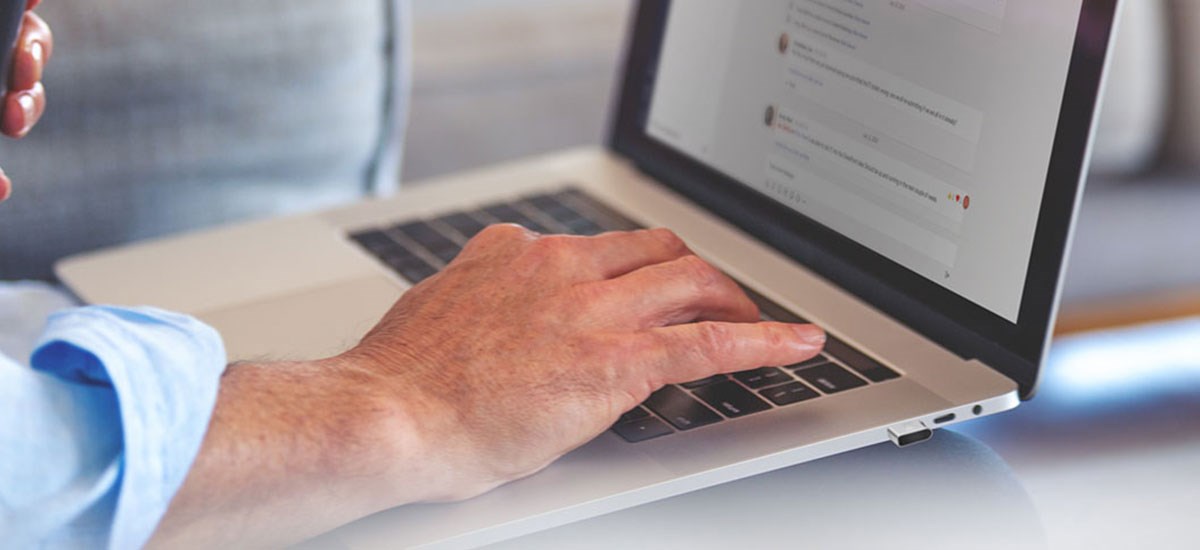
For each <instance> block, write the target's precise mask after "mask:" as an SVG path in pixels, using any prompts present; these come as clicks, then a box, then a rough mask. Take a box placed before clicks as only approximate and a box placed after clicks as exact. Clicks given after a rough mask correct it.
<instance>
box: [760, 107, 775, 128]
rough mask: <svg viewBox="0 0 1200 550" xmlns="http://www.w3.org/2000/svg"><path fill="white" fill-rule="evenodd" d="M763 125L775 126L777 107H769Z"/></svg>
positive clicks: (764, 115)
mask: <svg viewBox="0 0 1200 550" xmlns="http://www.w3.org/2000/svg"><path fill="white" fill-rule="evenodd" d="M763 123H764V124H766V125H767V126H768V127H771V126H775V106H774V105H767V112H766V113H764V114H763Z"/></svg>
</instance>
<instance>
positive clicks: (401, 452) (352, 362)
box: [324, 346, 482, 508]
mask: <svg viewBox="0 0 1200 550" xmlns="http://www.w3.org/2000/svg"><path fill="white" fill-rule="evenodd" d="M421 361H422V359H419V358H416V357H411V356H408V355H407V354H403V353H400V352H399V351H398V350H395V349H386V350H381V349H374V348H373V347H370V346H359V347H358V348H355V349H353V350H351V351H349V352H347V353H345V354H343V355H341V356H339V357H336V358H333V359H328V360H325V361H324V363H327V364H330V365H332V366H331V367H330V368H333V369H337V370H338V371H339V372H340V375H339V377H340V378H342V379H345V380H348V381H349V384H348V385H349V387H352V388H354V391H355V392H356V393H358V395H359V396H360V397H359V398H358V399H356V401H357V402H358V403H360V406H359V408H358V409H359V414H358V415H357V416H356V420H355V422H354V424H355V426H356V428H355V430H356V431H357V433H358V436H356V439H357V440H359V441H363V442H366V444H365V446H364V448H363V451H364V452H363V453H362V458H363V459H364V461H363V464H362V466H361V467H362V468H364V470H365V471H367V472H371V473H372V474H373V475H370V476H363V478H364V479H367V478H370V479H373V480H375V481H373V482H372V483H373V486H372V487H369V488H367V489H366V490H367V491H371V492H377V493H381V494H379V495H378V497H379V498H380V499H381V500H382V508H390V507H395V506H399V505H403V504H409V503H416V502H445V501H453V500H461V499H463V498H466V497H469V496H473V495H475V494H478V493H479V492H482V490H476V489H472V488H469V487H464V486H463V485H464V484H463V483H462V482H463V480H462V479H461V478H460V476H459V472H461V471H462V468H461V467H460V466H461V464H460V463H461V462H462V460H461V458H462V457H464V456H468V455H469V452H466V451H464V449H466V448H467V447H468V446H467V445H466V444H465V442H464V441H463V438H462V437H459V435H460V432H461V431H462V430H461V429H460V426H459V425H458V422H457V420H456V418H457V415H456V413H455V412H454V410H453V408H452V407H451V406H450V405H449V404H448V402H447V401H446V399H445V398H446V397H447V396H446V395H442V394H439V393H438V392H431V391H430V386H431V384H430V381H429V380H423V379H422V376H421V375H420V374H419V373H420V372H428V370H427V369H422V368H420V366H421V365H422V364H423V363H421ZM468 458H469V456H468Z"/></svg>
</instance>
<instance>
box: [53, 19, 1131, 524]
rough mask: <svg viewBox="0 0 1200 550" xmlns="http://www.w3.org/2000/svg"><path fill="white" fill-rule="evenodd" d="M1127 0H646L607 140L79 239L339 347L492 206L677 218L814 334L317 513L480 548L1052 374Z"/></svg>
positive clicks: (636, 219)
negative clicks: (419, 494)
mask: <svg viewBox="0 0 1200 550" xmlns="http://www.w3.org/2000/svg"><path fill="white" fill-rule="evenodd" d="M1116 10H1117V1H1116V0H1086V1H1085V0H1061V1H1056V2H1045V1H1043V0H896V1H891V2H858V1H848V0H847V1H842V0H770V1H755V2H749V1H744V2H728V1H725V0H705V1H700V0H693V1H688V2H670V1H667V0H645V1H642V2H639V3H638V4H637V5H636V6H635V8H634V10H633V11H634V13H633V15H632V21H631V25H630V31H629V41H628V47H627V51H626V60H625V64H624V69H623V78H621V79H620V85H619V89H618V90H617V93H616V96H617V100H616V103H615V109H614V112H613V122H612V125H611V134H610V139H609V141H608V143H607V146H605V147H602V148H584V149H576V150H569V151H565V152H561V153H556V154H551V155H548V156H543V157H538V158H530V159H524V160H520V161H518V162H514V163H510V164H506V165H503V166H499V167H494V168H489V169H484V170H479V171H474V172H470V173H464V174H457V175H453V176H450V177H447V178H443V179H440V180H438V181H434V182H429V183H427V184H425V185H413V186H410V188H408V189H406V190H403V191H401V192H399V193H398V194H396V195H395V196H393V197H391V198H387V199H381V200H372V201H367V202H363V203H360V204H355V205H352V206H348V207H343V208H336V209H332V210H327V211H323V212H317V213H312V214H305V215H298V216H292V217H286V218H280V219H270V220H265V221H257V222H253V223H246V224H241V225H233V226H228V227H221V228H217V229H212V230H206V231H201V232H197V233H193V234H187V235H183V236H177V237H171V238H167V239H162V240H156V241H151V242H145V243H139V244H134V245H131V246H125V247H121V248H117V249H112V250H104V251H100V252H96V253H91V254H87V255H83V256H78V257H73V258H69V259H66V260H65V261H63V262H61V263H60V264H59V265H58V266H57V270H58V275H59V276H60V278H61V280H62V281H63V282H64V283H65V284H66V285H67V286H69V287H70V288H71V289H72V290H73V291H74V292H76V293H77V294H78V296H79V297H81V298H82V299H83V300H85V301H88V302H104V303H119V304H150V305H155V306H159V307H164V308H169V309H173V310H178V311H183V312H187V313H190V314H193V315H196V316H197V317H199V318H201V319H203V320H205V321H207V322H208V323H210V324H212V325H213V326H215V327H216V328H218V329H219V330H220V331H221V333H222V334H223V336H224V338H225V340H226V343H227V347H228V352H229V356H230V357H229V358H230V360H241V359H254V358H264V357H265V358H278V359H295V358H317V357H325V356H329V355H331V354H336V353H338V352H341V351H343V350H345V349H347V348H349V347H350V346H352V345H353V344H354V343H355V342H357V340H358V338H359V337H360V336H361V335H362V334H364V333H365V332H366V331H367V330H368V329H369V328H370V327H371V326H373V324H374V323H375V322H376V321H377V320H378V319H379V318H380V317H381V316H382V315H383V313H384V312H385V310H386V309H387V308H388V307H389V306H390V305H391V303H392V302H393V301H394V300H395V299H396V298H397V297H398V296H400V295H401V294H402V293H403V292H404V291H405V290H406V289H408V288H410V287H411V286H413V285H415V284H418V283H419V282H420V281H422V280H423V279H425V278H427V277H429V276H431V275H433V274H434V273H436V272H437V271H438V270H439V269H441V268H442V267H443V266H444V265H445V264H446V263H447V262H449V261H451V260H452V259H453V258H454V257H455V255H456V254H457V253H458V251H459V250H460V249H461V247H462V245H463V244H464V243H465V242H466V240H467V239H469V238H470V237H471V236H472V235H474V234H475V233H477V232H479V231H480V230H481V229H482V228H483V227H485V226H486V225H488V224H491V223H497V222H512V223H519V224H522V225H525V226H526V227H528V228H530V229H533V230H535V231H539V232H543V233H571V234H582V235H591V234H596V233H601V232H604V231H611V230H627V229H633V228H638V227H660V226H661V227H668V228H671V229H673V230H674V231H676V232H677V233H678V234H679V235H680V236H682V237H683V238H684V240H686V241H687V242H688V243H689V245H690V246H691V247H692V248H693V249H694V250H695V251H696V252H697V253H698V254H700V255H701V256H702V257H704V258H705V259H707V260H708V261H710V262H711V263H713V264H714V265H716V266H717V267H719V268H720V269H722V270H724V271H725V272H726V273H728V274H729V275H730V276H731V277H733V278H734V279H735V280H737V281H738V282H739V283H741V284H742V285H744V287H745V288H746V289H747V291H748V293H749V294H750V295H751V296H752V297H753V299H754V300H755V301H757V302H758V304H759V305H760V308H761V310H762V312H763V315H764V317H766V318H771V319H777V320H782V321H801V320H806V321H809V322H813V323H817V324H819V325H820V326H822V327H824V328H825V329H826V330H827V332H828V333H829V335H830V339H829V344H828V346H827V348H826V349H825V351H824V353H823V354H822V355H821V356H819V357H818V358H816V359H814V360H812V361H809V362H806V363H803V364H799V365H792V366H789V367H785V368H763V369H758V370H754V371H749V372H744V373H738V374H734V375H730V376H718V377H713V378H711V379H706V380H698V381H695V382H692V383H687V384H680V385H674V386H668V387H666V388H663V389H662V390H660V391H659V392H657V393H655V394H654V395H653V396H652V397H651V398H650V399H649V400H647V401H646V402H645V403H644V404H643V405H642V406H639V407H637V408H635V409H634V410H632V411H629V413H628V414H626V415H625V416H624V417H622V418H621V420H620V421H619V422H617V424H616V425H614V426H613V428H612V430H610V431H609V432H606V433H605V434H603V435H601V436H600V437H598V438H596V439H595V440H593V441H592V442H590V443H588V444H587V445H585V446H583V447H581V448H579V449H577V450H576V451H574V452H572V453H570V454H568V455H567V456H566V457H564V458H563V459H561V460H560V461H558V462H557V463H555V464H553V465H552V466H550V467H549V468H547V469H546V470H544V471H542V472H541V473H539V474H536V475H534V476H532V477H530V478H527V479H524V480H521V481H517V482H514V483H511V484H509V485H506V486H504V487H501V488H499V489H497V490H495V491H493V492H491V493H488V494H486V495H483V496H481V497H478V498H475V499H472V500H469V501H466V502H461V503H454V504H438V505H412V506H404V507H400V508H396V509H393V510H389V511H386V512H382V513H380V514H377V515H374V516H372V517H369V518H366V519H364V520H361V521H359V522H357V523H355V524H352V525H350V526H348V527H345V528H343V529H341V530H338V531H335V532H334V533H332V534H329V535H327V538H325V539H323V540H326V541H331V543H334V544H337V545H340V546H345V547H349V548H358V547H375V546H385V547H396V546H401V547H409V546H418V547H422V546H423V547H456V548H459V547H472V546H479V545H484V544H488V543H492V542H496V541H501V540H505V539H510V538H513V537H517V536H520V535H522V534H527V533H531V532H535V531H538V530H542V529H548V528H551V527H555V526H558V525H563V524H566V523H568V522H572V521H576V520H580V519H584V518H588V517H594V516H597V515H600V514H604V513H607V512H612V511H615V510H619V509H623V508H628V507H632V506H636V505H638V504H642V503H646V502H650V501H654V500H658V499H664V498H667V497H671V496H673V495H678V494H681V493H685V492H688V491H694V490H697V489H701V488H705V487H709V486H713V485H715V484H719V483H725V482H729V481H733V480H736V479H739V478H744V477H747V476H752V475H755V474H759V473H763V472H767V471H770V470H774V469H778V468H783V467H787V466H791V465H795V464H798V463H802V462H806V461H811V460H814V459H817V458H821V457H825V456H829V455H833V454H837V453H841V452H844V451H849V450H852V449H857V448H861V447H865V446H868V445H873V444H876V443H880V442H886V441H888V440H891V441H893V442H895V443H896V444H898V445H901V446H905V445H910V444H913V443H917V442H920V441H922V440H924V439H927V438H929V437H931V436H932V435H933V430H935V429H937V428H941V427H946V426H952V425H954V424H956V423H959V422H964V421H968V420H971V419H973V418H977V417H980V416H985V415H990V414H995V413H999V412H1002V411H1005V410H1008V409H1011V408H1013V407H1016V406H1017V405H1018V404H1019V403H1020V402H1021V400H1022V399H1028V398H1030V397H1031V396H1032V395H1033V393H1034V390H1035V388H1036V385H1037V381H1038V371H1039V366H1040V365H1041V364H1042V359H1043V354H1044V352H1045V350H1046V347H1047V343H1048V340H1049V336H1050V329H1051V327H1052V326H1053V320H1054V314H1055V309H1056V301H1057V296H1058V291H1059V287H1060V285H1061V275H1062V272H1063V268H1064V254H1065V252H1066V250H1067V247H1068V243H1069V241H1070V235H1071V230H1072V224H1073V220H1074V219H1075V212H1076V208H1077V204H1078V202H1079V197H1080V193H1081V190H1082V181H1083V179H1084V177H1085V172H1086V167H1087V157H1088V150H1089V141H1090V137H1091V130H1092V127H1093V118H1094V114H1095V111H1096V106H1097V103H1098V96H1099V94H1100V90H1101V87H1102V86H1101V85H1102V76H1103V74H1104V68H1105V62H1106V59H1107V50H1108V47H1109V42H1110V39H1111V37H1112V34H1113V33H1112V31H1113V25H1114V22H1115V14H1116Z"/></svg>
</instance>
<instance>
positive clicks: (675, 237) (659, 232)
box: [646, 227, 687, 252]
mask: <svg viewBox="0 0 1200 550" xmlns="http://www.w3.org/2000/svg"><path fill="white" fill-rule="evenodd" d="M646 232H647V233H648V234H649V235H650V236H651V237H653V238H655V239H657V240H658V241H659V242H661V243H662V244H663V245H664V246H665V247H666V248H667V249H668V250H671V251H677V252H678V251H684V250H687V243H684V242H683V239H682V238H680V237H679V234H677V233H675V232H674V231H671V230H670V229H667V228H665V227H658V228H654V229H648V230H646Z"/></svg>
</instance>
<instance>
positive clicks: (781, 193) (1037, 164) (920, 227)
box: [645, 0, 1082, 323]
mask: <svg viewBox="0 0 1200 550" xmlns="http://www.w3.org/2000/svg"><path fill="white" fill-rule="evenodd" d="M1081 9H1082V0H1054V1H1052V2H1047V1H1045V0H878V1H876V0H769V1H763V0H756V1H754V2H750V1H739V2H731V1H729V0H687V1H682V2H672V3H671V6H670V11H669V12H668V19H667V28H666V33H665V35H664V39H663V44H662V53H661V58H660V59H659V63H658V68H657V72H656V77H655V84H654V90H653V95H652V99H651V104H650V109H649V113H648V116H647V117H646V127H645V131H646V132H647V134H648V135H650V136H651V137H652V138H654V139H655V140H657V141H660V142H662V143H664V144H665V145H667V146H669V147H671V148H674V149H676V150H679V151H680V152H682V153H684V154H686V155H687V156H690V157H692V158H694V159H696V160H698V161H700V162H702V163H703V164H706V165H708V166H710V167H712V168H714V169H716V170H718V171H720V172H722V173H725V174H726V175H728V176H730V177H732V178H734V179H736V180H737V181H739V182H741V183H742V184H744V185H747V186H749V187H751V188H753V189H755V190H757V191H759V192H760V193H762V194H765V195H767V196H769V197H771V198H772V199H774V200H776V201H778V202H780V203H782V204H784V205H786V206H788V207H790V208H791V209H793V210H795V211H797V212H799V213H800V214H803V215H804V216H806V217H808V218H810V219H812V220H814V221H816V222H818V223H820V224H822V225H824V226H826V227H828V228H830V229H832V230H834V231H837V232H838V233H840V234H842V235H844V236H846V237H848V238H850V239H853V240H854V241H856V242H858V243H860V244H862V245H864V246H866V247H868V248H870V249H872V250H874V251H875V252H877V253H878V254H881V255H883V256H884V257H886V258H888V259H890V260H892V261H894V262H896V263H898V264H900V265H902V266H904V267H905V268H907V269H910V270H912V271H914V272H916V273H918V274H920V275H922V276H924V277H926V278H928V279H930V280H932V281H935V282H936V283H938V284H939V285H942V286H943V287H945V288H947V289H949V290H951V291H953V292H955V293H957V294H958V295H960V296H962V297H964V298H966V299H968V300H970V301H972V302H974V303H976V304H978V305H980V306H982V307H984V308H986V309H987V310H989V311H992V312H993V313H995V314H997V315H999V316H1001V317H1003V318H1005V319H1007V320H1009V321H1011V322H1014V323H1015V322H1016V321H1017V316H1018V313H1019V311H1020V307H1021V299H1022V293H1023V291H1024V288H1025V281H1026V274H1027V272H1028V269H1029V263H1030V254H1031V250H1032V245H1033V238H1034V233H1035V229H1036V225H1037V221H1038V220H1037V218H1038V212H1039V210H1040V207H1041V203H1042V195H1043V191H1044V189H1045V185H1046V177H1047V171H1048V168H1049V162H1050V154H1051V149H1052V146H1053V142H1054V138H1055V129H1056V127H1057V123H1058V117H1059V111H1060V107H1061V105H1062V99H1063V92H1064V88H1065V86H1066V80H1067V72H1068V65H1069V62H1070V60H1071V54H1072V49H1073V46H1074V42H1075V33H1076V26H1077V24H1078V22H1079V16H1080V10H1081ZM782 221H783V222H784V223H786V220H782Z"/></svg>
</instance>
